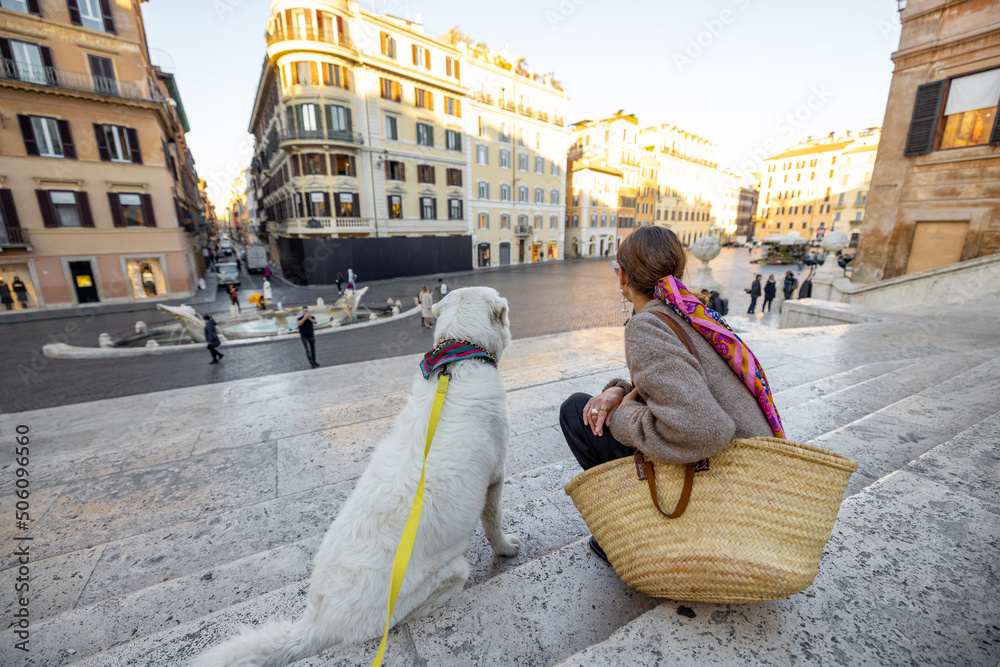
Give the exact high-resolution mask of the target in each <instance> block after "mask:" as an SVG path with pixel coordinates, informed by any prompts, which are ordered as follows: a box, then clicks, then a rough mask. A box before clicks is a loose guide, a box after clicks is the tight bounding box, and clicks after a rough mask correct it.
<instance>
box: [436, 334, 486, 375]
mask: <svg viewBox="0 0 1000 667" xmlns="http://www.w3.org/2000/svg"><path fill="white" fill-rule="evenodd" d="M463 359H482V360H483V361H485V362H486V363H488V364H490V365H491V366H493V368H496V367H497V360H496V359H494V358H493V355H492V354H490V353H489V352H487V351H486V350H484V349H483V348H481V347H479V346H478V345H475V344H473V343H470V342H469V341H467V340H458V339H456V338H448V339H446V340H443V341H441V342H440V343H438V345H437V347H435V348H434V349H433V350H431V351H430V352H428V353H427V354H425V355H424V358H423V359H422V360H421V361H420V372H421V373H423V374H424V379H425V380H427V379H430V377H431V373H433V372H434V371H435V370H437V369H438V368H441V367H442V366H444V365H446V364H450V363H452V362H454V361H462V360H463Z"/></svg>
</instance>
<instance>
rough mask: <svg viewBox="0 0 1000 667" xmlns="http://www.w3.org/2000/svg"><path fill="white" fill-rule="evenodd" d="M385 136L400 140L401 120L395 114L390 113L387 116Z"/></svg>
mask: <svg viewBox="0 0 1000 667" xmlns="http://www.w3.org/2000/svg"><path fill="white" fill-rule="evenodd" d="M385 138H386V139H391V140H392V141H399V121H398V119H397V118H396V117H395V116H390V115H388V114H386V117H385Z"/></svg>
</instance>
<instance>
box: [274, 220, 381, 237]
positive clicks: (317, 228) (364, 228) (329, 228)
mask: <svg viewBox="0 0 1000 667" xmlns="http://www.w3.org/2000/svg"><path fill="white" fill-rule="evenodd" d="M283 224H284V231H285V232H286V233H288V234H339V233H349V234H366V233H373V232H374V231H375V227H374V225H373V224H372V221H371V219H370V218H333V217H317V216H314V217H311V218H289V219H288V220H286V221H285V222H284V223H283Z"/></svg>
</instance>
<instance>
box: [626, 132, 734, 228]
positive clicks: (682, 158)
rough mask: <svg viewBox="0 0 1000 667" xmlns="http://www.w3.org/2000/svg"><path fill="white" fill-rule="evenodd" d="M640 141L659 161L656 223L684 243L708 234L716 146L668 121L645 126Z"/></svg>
mask: <svg viewBox="0 0 1000 667" xmlns="http://www.w3.org/2000/svg"><path fill="white" fill-rule="evenodd" d="M641 142H642V144H643V145H648V146H652V147H653V152H654V154H655V155H656V157H657V159H658V161H659V164H660V166H659V173H658V195H657V201H656V221H655V224H657V225H661V226H663V227H667V228H668V229H671V230H673V232H674V233H675V234H677V236H678V238H680V240H681V241H682V242H683V243H684V244H685V245H690V244H692V243H694V242H695V241H696V240H698V239H699V238H701V237H702V236H706V235H709V234H711V233H712V229H711V228H712V225H713V197H714V195H715V193H716V192H717V190H718V167H719V160H718V149H717V147H716V145H715V144H714V143H712V142H711V141H709V140H708V139H705V138H704V137H700V136H698V135H696V134H694V133H692V132H688V131H686V130H683V129H681V128H679V127H677V126H676V125H669V124H663V125H655V126H653V127H648V128H645V129H644V130H643V131H642V138H641Z"/></svg>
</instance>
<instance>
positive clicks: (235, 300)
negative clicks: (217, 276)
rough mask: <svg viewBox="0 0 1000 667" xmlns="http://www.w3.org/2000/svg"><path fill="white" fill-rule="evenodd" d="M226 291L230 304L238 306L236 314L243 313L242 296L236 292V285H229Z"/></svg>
mask: <svg viewBox="0 0 1000 667" xmlns="http://www.w3.org/2000/svg"><path fill="white" fill-rule="evenodd" d="M226 291H227V292H229V301H230V303H232V304H233V305H234V306H236V312H237V313H242V312H243V309H242V308H240V295H239V293H237V291H236V286H235V285H229V286H228V287H226Z"/></svg>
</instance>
